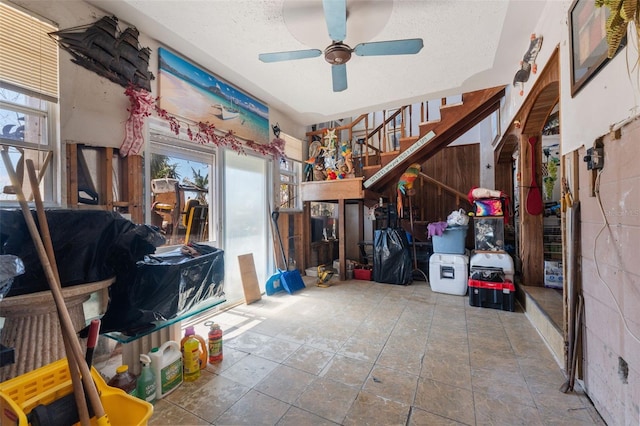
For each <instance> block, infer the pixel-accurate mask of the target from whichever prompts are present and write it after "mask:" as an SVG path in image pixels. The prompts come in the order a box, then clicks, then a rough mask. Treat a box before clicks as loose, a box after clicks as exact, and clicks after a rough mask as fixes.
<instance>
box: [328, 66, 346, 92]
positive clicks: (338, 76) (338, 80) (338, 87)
mask: <svg viewBox="0 0 640 426" xmlns="http://www.w3.org/2000/svg"><path fill="white" fill-rule="evenodd" d="M331 79H332V80H333V91H334V92H342V91H343V90H345V89H346V88H347V64H340V65H331Z"/></svg>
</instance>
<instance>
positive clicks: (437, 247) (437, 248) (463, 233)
mask: <svg viewBox="0 0 640 426" xmlns="http://www.w3.org/2000/svg"><path fill="white" fill-rule="evenodd" d="M468 229H469V227H468V226H448V227H447V229H445V230H444V232H443V233H442V235H441V236H438V235H434V236H432V237H431V239H432V241H433V252H434V253H448V254H464V253H465V247H464V243H465V240H466V238H467V230H468Z"/></svg>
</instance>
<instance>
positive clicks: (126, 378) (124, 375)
mask: <svg viewBox="0 0 640 426" xmlns="http://www.w3.org/2000/svg"><path fill="white" fill-rule="evenodd" d="M136 382H137V380H136V376H134V375H133V374H131V373H129V366H128V365H126V364H124V365H121V366H120V367H118V368H116V375H115V376H113V377H112V378H111V380H109V382H108V383H107V385H109V386H111V387H114V388H119V389H122V390H123V391H125V392H126V393H128V394H129V395H133V396H136Z"/></svg>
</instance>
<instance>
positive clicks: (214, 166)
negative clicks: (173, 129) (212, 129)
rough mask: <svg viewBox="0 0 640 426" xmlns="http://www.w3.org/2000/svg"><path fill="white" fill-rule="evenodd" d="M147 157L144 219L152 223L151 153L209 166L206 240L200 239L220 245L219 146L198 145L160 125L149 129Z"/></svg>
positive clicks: (206, 242) (183, 135)
mask: <svg viewBox="0 0 640 426" xmlns="http://www.w3.org/2000/svg"><path fill="white" fill-rule="evenodd" d="M145 153H146V156H145V157H146V160H145V181H146V183H145V186H144V190H143V191H144V192H143V193H144V200H145V209H144V211H145V222H146V223H151V188H150V182H151V155H152V154H160V155H167V156H177V157H182V158H185V159H188V160H193V161H197V162H200V163H206V164H208V165H209V168H210V172H209V193H208V194H207V202H208V204H209V206H210V207H211V208H209V239H208V240H207V241H203V242H202V244H208V245H211V246H215V247H218V245H219V244H220V235H219V229H220V227H219V224H218V220H219V218H218V215H219V213H218V212H219V202H220V197H219V194H218V193H219V184H218V177H217V175H218V173H219V172H218V167H219V165H218V163H219V160H218V156H219V155H220V152H219V151H218V149H217V148H216V147H214V146H211V145H199V144H196V143H194V142H192V141H190V140H188V138H187V136H186V134H182V133H181V134H180V135H175V134H170V133H168V131H166V130H161V129H159V128H152V129H151V131H150V136H149V143H148V145H147V149H146V151H145ZM168 247H171V248H175V245H173V246H163V248H168Z"/></svg>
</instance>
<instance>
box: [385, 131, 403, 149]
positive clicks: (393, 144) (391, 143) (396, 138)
mask: <svg viewBox="0 0 640 426" xmlns="http://www.w3.org/2000/svg"><path fill="white" fill-rule="evenodd" d="M401 137H402V132H401V131H400V130H396V131H395V132H394V131H391V132H387V146H388V147H389V150H390V151H396V150H398V149H400V138H401Z"/></svg>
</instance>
